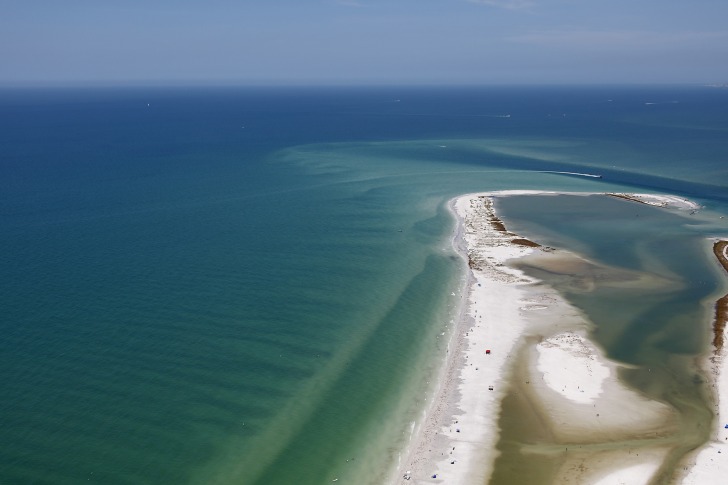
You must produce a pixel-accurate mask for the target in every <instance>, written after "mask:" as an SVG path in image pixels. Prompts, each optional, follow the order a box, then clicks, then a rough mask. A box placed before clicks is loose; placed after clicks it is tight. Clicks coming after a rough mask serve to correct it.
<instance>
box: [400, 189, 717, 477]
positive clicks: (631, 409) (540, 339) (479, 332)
mask: <svg viewBox="0 0 728 485" xmlns="http://www.w3.org/2000/svg"><path fill="white" fill-rule="evenodd" d="M526 194H539V195H559V194H558V193H555V192H532V191H502V192H494V193H482V194H470V195H466V196H462V197H459V198H457V199H455V200H454V201H452V209H453V211H454V212H455V213H456V215H457V217H458V221H459V231H458V234H457V235H456V237H455V245H456V246H457V247H459V249H460V250H461V251H462V252H463V253H464V255H465V256H466V258H467V261H468V264H469V267H470V270H471V278H470V281H469V292H468V297H467V301H466V303H465V304H464V306H463V308H462V309H461V316H460V319H459V322H458V323H457V325H456V329H455V330H454V335H453V337H452V341H451V343H450V346H449V351H448V358H447V362H446V365H445V368H444V370H443V373H442V377H441V379H440V382H439V386H438V388H437V389H436V392H435V394H434V396H433V398H432V401H431V404H430V405H429V406H428V408H427V409H426V411H425V413H424V414H423V416H422V417H421V420H419V421H418V422H417V423H415V425H414V429H415V431H414V433H413V436H412V439H411V442H410V445H409V447H408V450H407V453H406V454H405V455H404V456H402V457H401V459H400V464H399V466H398V468H397V470H396V474H395V475H394V476H393V477H392V480H391V482H392V483H423V484H424V483H448V484H471V483H487V482H488V479H489V477H490V476H491V474H492V472H493V467H494V463H495V461H496V459H497V457H498V451H497V450H496V444H497V442H498V439H499V433H500V431H499V423H498V421H499V418H500V412H501V403H502V400H503V398H504V396H505V395H506V394H507V392H509V390H514V389H517V390H518V392H520V393H522V394H523V395H525V396H527V398H528V399H529V400H530V402H531V403H532V404H533V406H535V407H536V408H538V409H539V413H541V414H540V416H541V417H542V418H543V422H544V423H545V425H546V426H548V427H549V429H550V432H551V433H552V435H553V440H552V443H551V444H550V445H549V446H544V447H538V446H535V447H534V448H533V449H532V450H530V449H529V450H525V451H526V452H528V453H531V452H532V453H537V454H538V453H556V452H558V453H563V457H562V461H561V463H562V465H561V467H560V469H559V470H558V472H557V477H556V481H555V482H554V483H564V484H569V483H573V484H599V485H606V484H617V483H625V484H644V483H648V482H649V481H650V479H651V478H652V477H653V475H654V474H655V473H656V472H657V470H658V469H659V468H660V465H661V464H662V462H663V460H664V459H665V456H666V455H667V453H668V451H669V450H668V449H666V448H665V447H664V444H660V442H659V440H655V442H654V443H653V442H652V441H651V440H650V439H645V437H658V436H661V435H664V434H665V433H666V432H668V431H669V430H670V429H671V423H672V422H674V420H675V419H676V416H675V414H674V412H673V411H672V410H671V409H670V408H669V407H668V406H666V405H664V404H662V403H659V402H656V401H651V400H648V399H646V398H645V397H643V396H642V395H641V394H639V393H638V392H636V391H633V390H631V389H629V388H627V387H626V386H625V385H623V384H622V383H621V382H620V381H619V379H618V377H617V371H618V369H619V367H620V364H618V363H615V362H613V361H610V360H609V359H607V358H606V357H605V356H604V355H603V353H602V352H601V350H600V349H599V348H598V347H596V346H595V345H594V344H593V343H592V342H591V341H590V340H589V338H588V334H589V329H590V323H589V322H588V321H586V320H585V318H584V317H583V315H581V314H580V313H579V312H578V311H577V309H575V308H574V307H572V306H571V305H570V304H569V303H567V302H566V301H565V300H564V299H563V298H562V297H561V296H560V295H559V294H558V293H557V292H556V291H554V290H553V289H551V288H550V287H548V286H547V285H544V284H542V283H541V282H539V281H537V280H535V279H533V278H530V277H527V276H526V275H525V274H523V273H522V272H520V271H518V270H516V269H514V268H512V267H510V266H508V264H507V262H508V261H509V260H514V259H516V258H524V257H527V256H529V255H531V257H533V256H534V255H537V256H538V257H539V258H542V259H549V258H554V259H555V261H556V262H555V263H554V264H558V262H559V261H561V262H563V261H565V260H568V259H569V258H578V257H577V256H575V255H573V254H571V253H568V252H566V251H562V250H554V249H552V248H545V247H540V246H539V245H538V244H534V243H533V242H531V241H528V240H526V239H524V238H523V237H521V236H519V235H517V234H514V233H512V232H509V231H508V229H507V227H505V226H504V224H503V222H502V221H501V220H500V219H499V218H498V217H497V215H496V213H495V212H494V210H493V198H494V197H506V196H510V195H526ZM579 195H591V194H586V193H584V194H579ZM609 195H613V196H619V197H623V198H628V199H630V200H633V201H635V202H641V203H648V204H650V205H657V206H661V207H670V208H673V209H679V210H697V208H699V206H697V204H694V203H692V202H690V201H687V200H685V199H682V198H679V197H672V196H664V197H663V196H656V195H651V194H637V195H635V194H609ZM724 361H725V359H721V360H719V362H724ZM516 363H519V365H518V366H516ZM721 365H722V364H721ZM516 367H518V369H520V370H518V369H516ZM523 369H525V370H523ZM720 370H721V369H717V370H716V369H714V372H715V375H716V379H718V380H720V382H718V380H717V381H716V383H717V386H718V388H719V389H721V391H722V392H725V389H727V388H728V383H727V382H724V381H725V380H726V379H727V377H726V376H727V375H728V372H725V371H724V372H719V371H720ZM720 403H721V404H720V406H721V416H722V417H721V419H726V420H727V421H726V423H728V399H722V398H721V399H720ZM723 407H725V408H726V409H723ZM726 438H728V429H726V430H725V436H723V434H721V435H720V436H717V437H716V440H715V443H713V444H712V445H711V446H709V447H708V448H706V449H705V450H704V451H703V452H700V453H699V454H697V455H696V458H695V460H694V461H695V464H694V466H693V468H692V470H691V471H690V474H689V475H686V477H685V481H684V483H696V484H697V483H718V482H715V481H706V479H705V478H704V477H706V476H707V475H705V473H708V474H709V476H710V477H713V478H714V477H716V475H715V474H714V473H713V466H712V464H713V463H714V462H715V460H716V456H717V457H725V458H726V461H725V463H726V466H728V449H725V450H722V449H718V448H717V447H719V446H720V447H721V448H722V447H723V446H728V440H726ZM719 441H725V442H726V444H725V445H724V444H723V443H720V444H718V442H719ZM553 442H558V443H568V444H569V445H570V446H572V448H571V449H569V448H568V446H567V449H565V450H563V452H562V451H558V450H555V449H554V446H553ZM604 442H609V443H615V442H616V443H627V442H629V443H632V444H633V445H631V446H600V445H599V444H600V443H604ZM559 450H560V449H559ZM709 460H712V461H709ZM690 465H693V464H692V463H691V464H690ZM708 465H710V466H708ZM686 466H687V465H686ZM691 480H692V481H691Z"/></svg>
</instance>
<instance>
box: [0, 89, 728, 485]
mask: <svg viewBox="0 0 728 485" xmlns="http://www.w3.org/2000/svg"><path fill="white" fill-rule="evenodd" d="M608 99H612V100H613V101H607V100H608ZM654 99H658V100H662V99H667V100H670V101H672V100H678V101H680V102H679V103H666V104H665V105H645V104H644V103H645V102H652V101H653V100H654ZM396 100H400V101H399V102H397V101H396ZM727 104H728V93H727V92H726V91H724V90H717V89H708V88H699V87H688V88H685V87H679V88H607V87H604V88H590V89H585V88H583V89H575V88H518V89H516V88H488V89H476V88H469V89H449V88H448V89H446V88H437V89H435V88H428V89H425V88H378V89H364V88H356V89H354V88H351V89H337V90H332V89H323V88H322V89H306V90H303V89H283V88H281V89H252V88H251V89H245V90H244V89H240V90H209V89H208V90H205V89H190V90H162V89H158V90H142V89H138V90H133V89H128V90H97V91H80V90H79V91H74V90H60V91H3V92H1V93H0V147H2V154H3V155H2V157H1V158H0V222H1V224H2V231H1V232H0V247H2V248H3V250H2V251H1V252H0V274H2V275H3V276H2V278H3V284H2V285H1V286H0V305H2V306H1V307H2V309H3V318H2V320H1V322H2V323H0V330H2V335H3V339H2V340H0V382H1V383H2V384H0V385H1V386H2V395H3V400H2V401H0V416H2V418H3V426H2V431H1V432H0V433H1V434H0V436H1V437H2V439H1V440H0V482H3V483H78V482H81V481H84V482H88V483H104V484H112V483H135V484H136V483H150V484H151V483H154V484H158V483H175V484H177V483H223V484H227V483H235V484H237V483H301V484H305V483H322V482H324V481H330V480H332V479H333V478H336V477H338V478H340V482H341V483H344V482H345V481H348V482H350V483H366V482H371V483H377V481H378V480H379V479H380V478H381V476H382V474H383V473H384V472H385V470H386V468H387V466H389V465H391V464H392V463H393V462H395V461H396V450H397V449H398V447H400V446H401V444H402V442H403V441H404V440H405V439H406V436H407V435H408V433H409V426H410V422H411V421H412V419H413V417H414V416H416V415H417V412H418V409H419V408H420V407H421V406H422V401H421V399H422V397H423V396H424V395H425V392H426V391H427V389H428V386H429V385H430V384H431V383H430V382H428V380H429V378H430V377H431V376H432V375H433V372H434V371H435V370H436V368H437V364H438V362H440V359H442V357H443V356H444V351H445V348H444V342H443V341H442V336H441V335H440V334H441V333H442V332H444V331H447V329H448V328H449V327H448V324H449V322H450V319H451V315H452V312H453V311H454V309H455V308H456V306H457V304H458V303H459V300H460V295H461V293H460V290H461V285H462V281H463V280H462V269H463V268H462V263H461V260H460V259H459V258H457V257H456V255H454V254H453V252H452V248H451V244H450V243H451V235H452V230H453V228H454V221H453V220H452V219H451V217H450V216H449V214H448V212H447V211H446V210H445V208H444V203H445V201H446V200H448V199H449V198H451V197H453V196H455V195H457V194H461V193H466V192H470V191H483V190H493V189H504V188H519V189H529V188H532V189H550V190H578V191H604V190H624V191H628V190H632V191H634V190H640V191H647V190H649V191H666V192H676V193H681V194H684V195H686V196H689V197H695V198H699V199H700V201H701V203H704V204H705V205H706V206H708V208H709V209H710V210H713V211H717V212H720V213H726V212H728V206H726V203H727V201H728V188H727V185H728V176H727V175H728V171H727V170H728V169H727V168H726V167H725V166H724V164H723V163H722V161H723V160H725V156H726V154H728V139H727V138H726V137H725V132H726V130H727V129H728V115H727V114H726V113H728V110H727V109H726V107H727ZM563 114H566V115H567V116H563ZM505 115H510V117H504V116H505ZM557 115H558V116H557ZM686 166H689V167H690V170H686V168H685V167H686ZM544 171H573V172H588V173H599V174H601V175H603V178H602V179H590V178H584V177H576V176H565V175H557V174H553V173H543V172H544ZM550 203H551V202H549V204H550ZM558 219H559V216H558V215H557V216H555V220H558ZM711 221H712V222H706V223H704V224H703V225H702V226H701V227H698V228H694V227H690V228H686V229H685V233H687V232H690V233H691V234H693V233H696V231H697V232H699V233H705V234H709V233H719V232H721V231H722V232H723V233H725V232H728V231H727V230H726V226H725V225H724V223H722V222H721V220H720V219H717V218H714V219H711ZM605 224H606V225H610V224H612V225H614V224H620V225H621V224H622V222H619V221H606V222H605ZM638 229H639V228H638ZM680 233H681V234H682V233H683V232H680ZM577 239H578V238H576V237H574V240H577ZM593 243H594V238H593V237H592V236H585V239H584V240H583V241H581V245H582V246H581V247H582V248H585V250H588V248H590V247H592V244H593ZM594 247H595V248H596V246H594ZM679 250H681V249H679ZM593 252H594V253H599V254H604V252H603V251H598V250H597V249H595V250H594V251H593ZM605 257H606V256H605ZM613 258H614V259H613V260H612V261H611V262H614V263H619V262H620V261H622V260H624V261H626V262H625V263H623V264H627V262H629V261H633V260H634V264H638V261H639V260H640V258H638V257H637V256H635V255H634V254H631V253H625V254H614V255H613ZM620 264H622V263H620ZM630 264H631V263H630ZM669 269H670V270H671V271H677V270H678V269H679V268H669ZM695 274H698V272H696V273H695ZM716 278H717V277H716ZM693 283H695V284H696V285H697V284H698V283H697V282H692V281H688V286H689V288H693ZM713 287H714V286H711V287H710V288H713ZM687 291H693V290H687ZM694 291H695V293H694V296H695V297H697V296H700V297H701V298H702V297H703V296H704V295H706V294H707V293H709V291H708V289H701V287H699V286H696V287H695V289H694ZM453 292H454V293H456V295H455V296H452V295H451V293H453ZM706 292H707V293H706ZM690 295H693V294H692V293H691V294H690ZM694 296H688V297H686V298H688V299H689V298H693V297H694ZM700 332H703V330H702V329H698V330H696V332H695V334H694V335H699V334H701V333H700ZM703 333H704V332H703ZM691 335H692V334H691ZM701 335H702V334H701ZM703 344H704V341H703V340H701V338H699V337H695V339H694V342H693V344H691V345H690V346H688V347H687V348H680V349H677V350H675V351H676V352H678V353H687V354H693V353H695V352H698V351H700V350H701V348H702V346H703ZM620 349H621V347H620V345H616V346H615V348H614V350H613V352H614V353H615V355H621V354H619V352H621V351H622V350H620ZM668 351H670V352H672V351H673V350H671V349H668ZM624 352H626V351H624ZM629 352H631V354H634V355H639V352H637V350H635V349H631V350H629ZM631 354H630V355H631ZM347 460H348V461H347Z"/></svg>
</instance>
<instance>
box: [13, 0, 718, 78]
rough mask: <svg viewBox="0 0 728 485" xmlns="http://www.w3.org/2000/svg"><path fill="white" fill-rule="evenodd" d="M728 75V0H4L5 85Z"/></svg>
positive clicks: (712, 76) (694, 76)
mask: <svg viewBox="0 0 728 485" xmlns="http://www.w3.org/2000/svg"><path fill="white" fill-rule="evenodd" d="M564 83H568V84H574V83H576V84H605V83H668V84H671V83H728V1H726V0H388V1H387V0H297V1H293V0H63V1H60V0H0V85H6V86H7V85H21V86H23V85H69V84H70V85H74V84H79V85H88V84H91V85H95V84H99V85H125V84H135V85H145V84H151V85H156V84H183V85H184V84H223V85H224V84H252V85H266V84H564Z"/></svg>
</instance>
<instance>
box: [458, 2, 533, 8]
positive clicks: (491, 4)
mask: <svg viewBox="0 0 728 485" xmlns="http://www.w3.org/2000/svg"><path fill="white" fill-rule="evenodd" d="M468 1H469V2H470V3H477V4H479V5H487V6H489V7H497V8H505V9H507V10H525V9H528V8H530V7H533V6H534V5H535V2H533V1H532V0H468Z"/></svg>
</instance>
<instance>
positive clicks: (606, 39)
mask: <svg viewBox="0 0 728 485" xmlns="http://www.w3.org/2000/svg"><path fill="white" fill-rule="evenodd" d="M726 38H728V32H694V31H686V32H651V31H593V30H541V31H535V32H530V33H527V34H523V35H514V36H510V37H507V38H506V40H507V41H509V42H514V43H519V44H540V45H570V46H581V47H616V46H632V45H639V46H664V45H674V44H696V43H701V42H713V41H720V40H723V39H726Z"/></svg>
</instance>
